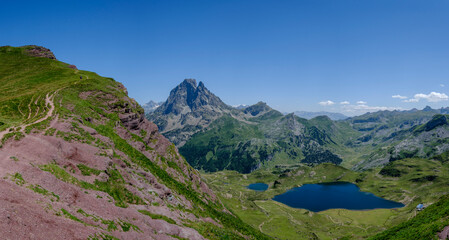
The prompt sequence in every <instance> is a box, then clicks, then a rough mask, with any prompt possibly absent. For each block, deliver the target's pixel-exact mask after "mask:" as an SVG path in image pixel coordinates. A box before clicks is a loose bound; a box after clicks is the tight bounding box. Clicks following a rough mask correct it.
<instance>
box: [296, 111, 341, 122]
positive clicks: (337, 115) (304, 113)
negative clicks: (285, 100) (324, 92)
mask: <svg viewBox="0 0 449 240" xmlns="http://www.w3.org/2000/svg"><path fill="white" fill-rule="evenodd" d="M293 113H294V114H295V115H296V116H298V117H302V118H305V119H312V118H314V117H318V116H328V117H329V118H330V119H331V120H344V119H346V118H348V116H345V115H343V114H341V113H333V112H307V111H296V112H293Z"/></svg>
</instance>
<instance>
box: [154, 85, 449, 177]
mask: <svg viewBox="0 0 449 240" xmlns="http://www.w3.org/2000/svg"><path fill="white" fill-rule="evenodd" d="M447 113H449V108H442V109H432V108H430V107H426V108H424V109H423V110H417V109H412V110H408V111H379V112H374V113H366V114H363V115H361V116H356V117H350V118H348V117H346V116H344V115H343V114H338V113H329V112H295V113H291V114H287V115H284V114H282V113H280V112H278V111H276V110H274V109H272V108H270V107H269V106H268V105H267V104H266V103H264V102H259V103H257V104H254V105H251V106H245V107H239V108H235V107H231V106H229V105H227V104H225V103H224V102H223V101H221V100H220V98H219V97H217V96H215V95H214V94H213V93H211V92H210V91H209V90H208V89H207V88H206V87H205V86H204V84H203V83H202V82H200V83H199V84H198V86H197V85H196V81H195V80H194V79H186V80H184V81H183V82H182V83H181V84H180V85H179V86H177V87H176V88H174V89H173V90H172V91H171V92H170V96H169V98H168V99H167V101H165V102H164V103H163V104H162V105H161V106H160V107H158V108H157V109H156V110H155V111H154V112H152V113H149V114H147V115H146V116H147V118H148V119H149V120H151V121H153V122H155V123H156V124H157V125H158V127H159V129H160V130H161V132H162V134H163V135H164V136H166V137H167V138H169V139H170V140H171V141H172V142H174V143H175V144H176V145H177V146H178V147H179V151H180V153H181V154H182V155H183V156H184V157H185V158H186V160H187V161H188V162H189V163H190V164H191V165H192V166H193V167H195V168H197V169H203V170H205V171H208V172H213V171H219V170H223V169H229V170H237V171H239V172H244V173H247V172H251V171H253V170H255V169H258V168H261V167H274V166H276V165H282V164H298V163H302V164H309V165H310V164H311V165H316V164H320V163H324V162H331V163H334V164H342V165H343V166H345V167H348V168H354V169H358V170H362V169H369V168H373V167H377V166H383V165H385V164H387V163H388V162H390V161H395V160H398V159H403V158H407V157H432V156H435V155H438V154H442V153H444V152H446V151H449V127H448V124H447V117H446V115H444V114H447ZM297 115H299V116H297ZM331 117H332V119H331ZM336 120H338V121H336Z"/></svg>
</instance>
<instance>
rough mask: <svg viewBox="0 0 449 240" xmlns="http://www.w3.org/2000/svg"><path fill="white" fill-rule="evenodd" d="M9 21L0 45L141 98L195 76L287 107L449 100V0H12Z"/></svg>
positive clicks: (162, 93)
mask: <svg viewBox="0 0 449 240" xmlns="http://www.w3.org/2000/svg"><path fill="white" fill-rule="evenodd" d="M0 29H1V34H0V45H12V46H20V45H25V44H36V45H42V46H45V47H48V48H50V49H51V50H52V51H53V52H54V53H55V55H56V57H57V58H58V59H59V60H61V61H65V62H68V63H71V64H75V65H76V66H77V67H78V68H80V69H85V70H90V71H95V72H97V73H99V74H101V75H103V76H109V77H113V78H115V79H116V80H117V81H120V82H123V83H124V84H125V86H126V87H127V88H128V90H129V94H130V96H131V97H133V98H135V99H136V100H137V101H138V102H140V103H145V102H147V101H149V100H165V99H166V98H167V96H168V94H169V92H170V90H171V89H172V88H173V87H175V86H176V85H177V84H179V83H180V82H181V81H182V80H183V79H184V78H196V79H197V80H198V81H203V82H204V83H205V85H206V87H208V88H209V89H210V90H211V91H212V92H214V93H215V94H216V95H217V96H219V97H220V98H221V99H222V100H223V101H224V102H226V103H228V104H230V105H237V104H253V103H256V102H257V101H260V100H261V101H265V102H267V103H268V104H269V105H270V106H272V107H274V108H276V109H278V110H280V111H285V112H292V111H295V110H312V111H322V110H326V111H337V112H343V113H345V114H348V115H352V114H357V113H361V112H364V111H374V110H376V109H382V108H380V107H389V108H394V107H399V108H403V109H410V108H413V107H417V108H422V107H424V106H426V105H430V106H432V107H434V108H439V107H442V106H444V107H446V106H449V101H448V99H447V98H448V95H449V1H448V0H422V1H414V0H403V1H396V0H363V1H361V0H351V1H349V0H348V1H346V0H303V1H302V0H295V1H293V0H292V1H282V0H272V1H265V0H252V1H245V0H236V1H233V0H213V1H212V0H209V1H194V0H185V1H170V0H161V1H79V0H76V1H68V0H62V1H12V0H6V1H2V4H1V7H0ZM432 92H434V93H432ZM394 95H401V97H402V96H403V99H401V98H399V97H400V96H397V97H396V98H393V97H392V96H394ZM404 97H407V98H404ZM345 101H348V102H349V104H341V102H345ZM360 101H362V102H360ZM404 101H408V102H404ZM357 102H359V103H357ZM363 102H366V103H363ZM320 103H321V104H320ZM376 107H377V108H376Z"/></svg>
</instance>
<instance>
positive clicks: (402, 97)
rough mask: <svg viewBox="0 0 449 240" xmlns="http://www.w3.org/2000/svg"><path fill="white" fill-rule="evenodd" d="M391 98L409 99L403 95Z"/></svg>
mask: <svg viewBox="0 0 449 240" xmlns="http://www.w3.org/2000/svg"><path fill="white" fill-rule="evenodd" d="M391 97H392V98H399V99H407V97H406V96H401V95H399V94H397V95H393V96H391Z"/></svg>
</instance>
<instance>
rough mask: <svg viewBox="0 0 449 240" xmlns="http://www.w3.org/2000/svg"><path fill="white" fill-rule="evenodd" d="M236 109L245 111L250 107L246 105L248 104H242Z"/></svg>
mask: <svg viewBox="0 0 449 240" xmlns="http://www.w3.org/2000/svg"><path fill="white" fill-rule="evenodd" d="M234 107H235V108H237V109H245V108H247V107H249V105H246V104H240V105H238V106H234Z"/></svg>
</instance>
